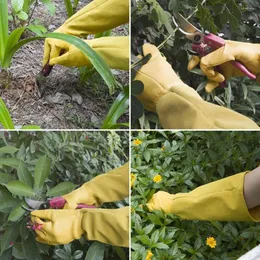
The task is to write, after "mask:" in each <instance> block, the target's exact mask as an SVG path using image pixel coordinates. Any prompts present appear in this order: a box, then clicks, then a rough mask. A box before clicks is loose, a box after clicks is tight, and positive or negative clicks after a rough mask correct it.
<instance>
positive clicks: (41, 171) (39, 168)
mask: <svg viewBox="0 0 260 260" xmlns="http://www.w3.org/2000/svg"><path fill="white" fill-rule="evenodd" d="M50 170H51V162H50V160H49V159H48V158H47V157H46V156H42V157H41V158H40V159H38V161H37V162H36V166H35V172H34V189H40V188H42V186H43V184H44V182H45V180H46V179H47V177H48V175H49V173H50Z"/></svg>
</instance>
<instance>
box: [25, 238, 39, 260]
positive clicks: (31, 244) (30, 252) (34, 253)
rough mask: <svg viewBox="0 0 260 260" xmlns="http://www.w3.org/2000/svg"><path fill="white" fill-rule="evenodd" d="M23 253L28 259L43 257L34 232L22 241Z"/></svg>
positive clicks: (37, 259)
mask: <svg viewBox="0 0 260 260" xmlns="http://www.w3.org/2000/svg"><path fill="white" fill-rule="evenodd" d="M22 248H23V253H24V256H25V259H26V260H40V259H42V257H41V256H40V253H39V251H38V247H37V245H36V241H35V238H34V236H33V235H32V233H30V234H29V237H28V238H27V239H26V241H25V240H23V241H22Z"/></svg>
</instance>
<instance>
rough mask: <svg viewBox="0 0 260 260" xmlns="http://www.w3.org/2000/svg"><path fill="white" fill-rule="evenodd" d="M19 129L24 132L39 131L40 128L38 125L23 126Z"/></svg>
mask: <svg viewBox="0 0 260 260" xmlns="http://www.w3.org/2000/svg"><path fill="white" fill-rule="evenodd" d="M21 129H26V130H41V128H40V127H39V126H38V125H24V126H22V128H21Z"/></svg>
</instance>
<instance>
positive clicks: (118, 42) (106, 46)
mask: <svg viewBox="0 0 260 260" xmlns="http://www.w3.org/2000/svg"><path fill="white" fill-rule="evenodd" d="M85 42H86V43H87V44H88V45H89V46H90V47H91V48H93V49H94V51H95V52H96V53H97V54H99V55H100V56H101V57H102V58H103V59H104V60H105V61H106V63H107V65H108V66H109V67H110V68H112V69H122V70H128V69H129V37H128V36H122V37H102V38H98V39H93V40H86V41H85ZM65 45H66V46H65ZM65 45H64V50H65V53H64V54H62V55H61V56H58V57H56V58H52V59H51V60H50V61H49V64H50V65H52V66H53V65H56V64H60V65H64V66H68V67H70V66H77V67H81V66H87V67H91V66H92V64H91V62H90V61H89V59H88V57H87V56H86V55H85V54H83V53H82V52H81V51H80V50H79V49H77V48H76V47H75V46H74V45H72V44H69V43H65Z"/></svg>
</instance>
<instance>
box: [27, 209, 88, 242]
mask: <svg viewBox="0 0 260 260" xmlns="http://www.w3.org/2000/svg"><path fill="white" fill-rule="evenodd" d="M31 216H32V217H31V220H32V221H36V222H37V223H38V224H42V223H43V224H42V227H41V229H40V230H36V234H37V237H38V238H39V240H38V241H41V242H43V243H46V244H50V245H59V244H68V243H70V242H71V241H73V240H74V239H79V238H80V237H81V235H82V234H83V233H84V230H83V229H82V227H81V222H82V217H83V212H81V211H80V210H52V209H50V210H36V211H33V212H32V213H31ZM38 219H40V220H41V221H39V220H38ZM44 221H45V222H44Z"/></svg>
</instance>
